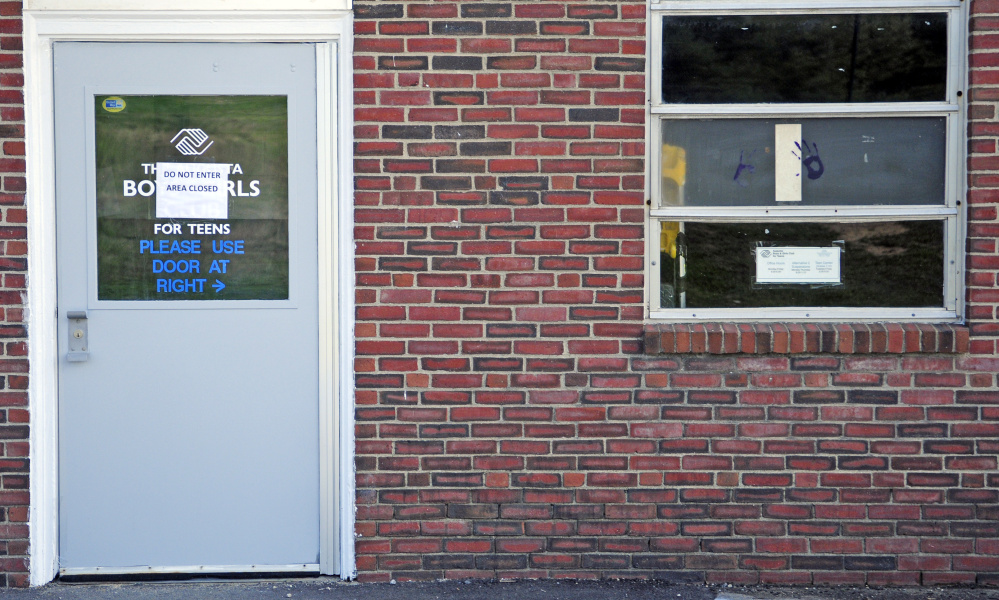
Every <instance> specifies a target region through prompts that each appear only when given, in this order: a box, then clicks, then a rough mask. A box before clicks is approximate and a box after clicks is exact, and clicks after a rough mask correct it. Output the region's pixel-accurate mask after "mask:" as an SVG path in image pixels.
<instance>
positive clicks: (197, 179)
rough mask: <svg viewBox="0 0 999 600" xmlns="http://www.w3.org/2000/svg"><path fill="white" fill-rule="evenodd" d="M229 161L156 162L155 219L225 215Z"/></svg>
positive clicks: (209, 217)
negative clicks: (224, 162)
mask: <svg viewBox="0 0 999 600" xmlns="http://www.w3.org/2000/svg"><path fill="white" fill-rule="evenodd" d="M228 190H229V165H227V164H218V163H207V164H200V163H168V162H158V163H156V218H157V219H228V218H229V191H228Z"/></svg>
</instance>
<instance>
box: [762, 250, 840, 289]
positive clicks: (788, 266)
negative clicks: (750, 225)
mask: <svg viewBox="0 0 999 600" xmlns="http://www.w3.org/2000/svg"><path fill="white" fill-rule="evenodd" d="M841 250H842V249H841V248H839V247H838V246H826V247H822V248H802V247H796V246H779V247H769V246H768V247H757V248H756V283H840V257H841V255H842V252H841Z"/></svg>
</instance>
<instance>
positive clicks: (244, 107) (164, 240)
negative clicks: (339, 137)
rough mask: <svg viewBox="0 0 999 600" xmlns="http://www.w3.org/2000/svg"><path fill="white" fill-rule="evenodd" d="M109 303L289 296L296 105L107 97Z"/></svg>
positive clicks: (100, 273) (104, 212)
mask: <svg viewBox="0 0 999 600" xmlns="http://www.w3.org/2000/svg"><path fill="white" fill-rule="evenodd" d="M94 111H95V140H96V151H95V159H96V185H97V297H98V299H99V300H284V299H287V298H288V262H289V258H288V257H289V254H288V241H289V240H288V238H289V234H288V102H287V97H286V96H168V95H156V96H125V95H122V96H114V95H109V96H97V97H96V98H95V107H94Z"/></svg>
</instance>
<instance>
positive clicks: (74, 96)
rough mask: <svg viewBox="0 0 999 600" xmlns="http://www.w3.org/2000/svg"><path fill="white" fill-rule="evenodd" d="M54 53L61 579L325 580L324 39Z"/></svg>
mask: <svg viewBox="0 0 999 600" xmlns="http://www.w3.org/2000/svg"><path fill="white" fill-rule="evenodd" d="M54 64H55V124H56V180H57V187H56V204H57V236H58V269H59V271H58V273H59V275H58V277H59V278H58V290H59V291H58V295H59V296H58V307H59V308H58V310H59V347H60V352H59V493H60V507H59V513H60V516H59V528H60V536H59V539H60V542H59V543H60V549H59V552H60V567H61V569H62V571H63V573H86V572H120V573H130V572H150V571H152V572H155V571H195V572H197V571H202V572H212V571H247V570H249V571H253V570H257V571H286V570H305V571H317V570H318V562H319V537H320V531H319V496H320V490H319V422H318V411H319V405H318V364H319V357H318V352H319V348H318V335H319V334H318V314H317V311H318V299H317V298H318V290H317V224H316V218H317V216H316V214H317V200H316V199H317V177H316V58H315V48H314V46H312V45H310V44H241V43H227V44H195V43H183V44H180V43H178V44H164V43H159V44H152V43H150V44H146V43H76V42H72V43H70V42H65V43H58V44H56V46H55V49H54Z"/></svg>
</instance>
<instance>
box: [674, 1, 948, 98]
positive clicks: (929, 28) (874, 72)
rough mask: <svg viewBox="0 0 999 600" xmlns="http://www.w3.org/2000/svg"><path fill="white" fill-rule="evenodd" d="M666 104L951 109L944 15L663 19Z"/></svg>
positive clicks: (945, 17) (738, 16) (712, 16)
mask: <svg viewBox="0 0 999 600" xmlns="http://www.w3.org/2000/svg"><path fill="white" fill-rule="evenodd" d="M662 52H663V64H662V69H663V84H662V85H663V90H662V93H663V96H662V97H663V102H665V103H668V104H684V103H749V102H903V101H933V100H937V101H940V100H944V99H945V96H946V79H947V16H946V14H944V13H922V14H856V15H822V14H811V15H753V16H746V15H742V16H740V15H726V16H715V15H710V16H708V15H693V16H686V15H684V16H666V17H663V49H662Z"/></svg>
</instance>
